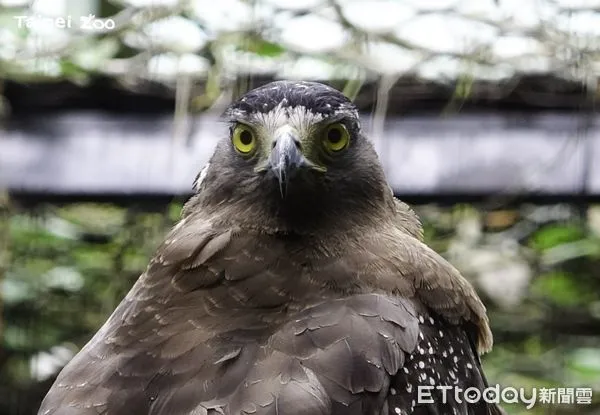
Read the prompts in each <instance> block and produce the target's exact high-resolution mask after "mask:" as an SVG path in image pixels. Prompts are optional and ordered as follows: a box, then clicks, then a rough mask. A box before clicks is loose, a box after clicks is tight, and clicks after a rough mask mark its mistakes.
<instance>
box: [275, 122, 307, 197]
mask: <svg viewBox="0 0 600 415" xmlns="http://www.w3.org/2000/svg"><path fill="white" fill-rule="evenodd" d="M308 165H309V163H308V161H307V160H306V158H305V157H304V155H303V154H302V151H301V150H300V141H299V140H298V138H297V137H296V136H295V135H294V134H293V133H292V132H291V131H289V130H287V129H286V130H284V131H282V132H280V133H279V134H277V136H276V137H275V141H274V142H273V150H271V156H270V158H269V168H270V170H271V171H272V172H273V174H274V175H275V177H276V178H277V181H278V182H279V191H280V193H281V197H282V198H283V197H285V194H286V191H287V186H288V184H289V180H290V179H291V178H292V177H293V176H294V175H295V174H296V173H297V172H298V170H300V169H301V168H302V167H305V166H308Z"/></svg>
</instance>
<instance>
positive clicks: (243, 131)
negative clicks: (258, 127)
mask: <svg viewBox="0 0 600 415" xmlns="http://www.w3.org/2000/svg"><path fill="white" fill-rule="evenodd" d="M231 142H232V143H233V146H234V147H235V149H236V150H237V151H239V152H240V153H242V154H244V155H248V154H250V153H252V151H254V149H255V148H256V138H255V137H254V132H253V131H252V130H251V129H250V127H248V126H246V125H243V124H238V125H236V126H235V128H234V129H233V134H232V135H231Z"/></svg>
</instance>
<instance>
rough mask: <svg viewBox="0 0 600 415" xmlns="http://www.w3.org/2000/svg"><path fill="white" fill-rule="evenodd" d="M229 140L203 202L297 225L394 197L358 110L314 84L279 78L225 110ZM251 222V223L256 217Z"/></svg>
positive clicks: (210, 169)
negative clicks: (363, 131)
mask: <svg viewBox="0 0 600 415" xmlns="http://www.w3.org/2000/svg"><path fill="white" fill-rule="evenodd" d="M225 119H226V122H227V123H228V124H229V135H228V137H226V138H225V139H223V140H221V141H220V142H219V144H218V145H217V149H216V151H215V154H214V155H213V157H212V158H211V160H210V162H209V164H208V166H207V167H206V168H205V170H204V171H203V172H202V174H201V180H199V181H198V184H197V190H198V192H199V197H200V201H201V202H202V204H204V205H212V206H224V205H226V204H228V205H232V206H235V207H236V209H237V210H238V211H239V212H240V214H246V215H249V216H252V217H254V218H256V215H262V218H261V220H268V219H273V220H278V221H279V223H277V225H274V226H275V227H276V228H282V227H284V228H285V227H293V228H300V227H304V228H306V227H307V226H309V227H310V225H316V223H322V222H323V221H327V222H331V221H334V222H335V221H336V218H337V219H340V218H348V215H352V214H356V215H364V214H365V213H367V212H366V211H367V210H369V213H372V212H371V210H373V209H375V208H376V207H381V206H382V205H387V204H389V202H390V200H391V194H390V191H389V187H388V186H387V183H386V181H385V177H384V174H383V171H382V168H381V165H380V163H379V161H378V158H377V155H376V153H375V151H374V149H373V147H372V145H371V143H370V142H369V141H368V140H367V139H366V137H364V136H363V134H362V132H361V128H360V121H359V118H358V111H357V109H356V107H355V106H354V105H353V104H352V102H351V101H350V100H348V99H347V98H346V97H345V96H344V95H343V94H342V93H340V92H339V91H337V90H335V89H333V88H331V87H328V86H326V85H323V84H320V83H316V82H292V81H277V82H272V83H270V84H267V85H265V86H263V87H260V88H257V89H254V90H252V91H250V92H248V93H247V94H245V95H244V96H242V97H241V98H240V99H239V100H238V101H236V102H234V103H233V104H232V105H231V106H230V107H229V108H228V109H227V110H226V112H225ZM253 220H254V219H253Z"/></svg>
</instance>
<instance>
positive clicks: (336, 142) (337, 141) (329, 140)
mask: <svg viewBox="0 0 600 415" xmlns="http://www.w3.org/2000/svg"><path fill="white" fill-rule="evenodd" d="M349 142H350V133H348V130H347V129H346V126H345V125H344V124H342V123H337V124H332V125H330V126H329V127H327V130H325V137H324V138H323V145H324V146H325V149H326V150H328V151H331V152H337V151H342V150H344V149H345V148H346V147H348V143H349Z"/></svg>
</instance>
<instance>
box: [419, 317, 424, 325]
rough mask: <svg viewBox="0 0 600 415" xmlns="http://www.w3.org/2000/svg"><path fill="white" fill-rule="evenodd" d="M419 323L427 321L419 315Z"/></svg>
mask: <svg viewBox="0 0 600 415" xmlns="http://www.w3.org/2000/svg"><path fill="white" fill-rule="evenodd" d="M419 323H421V324H423V323H425V320H424V319H423V316H419Z"/></svg>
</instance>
